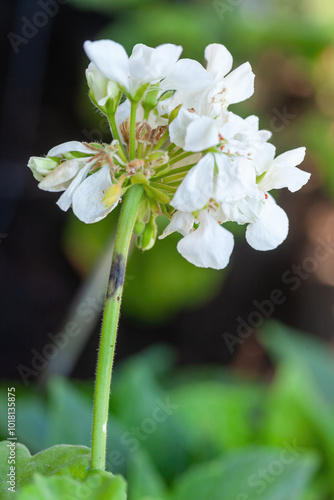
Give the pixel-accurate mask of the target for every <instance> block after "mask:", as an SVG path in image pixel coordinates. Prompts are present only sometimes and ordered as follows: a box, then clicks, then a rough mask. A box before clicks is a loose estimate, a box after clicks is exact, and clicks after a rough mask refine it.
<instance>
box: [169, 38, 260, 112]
mask: <svg viewBox="0 0 334 500" xmlns="http://www.w3.org/2000/svg"><path fill="white" fill-rule="evenodd" d="M205 59H206V60H207V69H205V68H203V66H202V65H201V64H199V63H198V62H197V61H193V60H192V59H180V60H179V61H178V62H177V63H176V64H175V68H174V70H173V71H172V72H171V74H170V75H169V76H168V77H167V78H166V79H165V80H164V81H163V82H161V86H162V88H165V89H174V90H177V91H179V92H181V94H182V96H183V101H182V102H183V104H184V106H185V107H187V108H188V107H193V108H194V109H195V111H196V112H199V114H202V113H201V109H200V108H201V107H202V106H203V102H204V105H206V104H207V103H208V102H211V103H212V104H213V105H214V106H215V107H216V114H219V112H220V111H221V110H222V109H226V108H227V107H228V105H229V104H234V103H237V102H241V101H244V100H245V99H248V98H249V97H250V96H251V95H252V94H253V92H254V73H253V72H252V68H251V66H250V64H249V63H248V62H247V63H244V64H242V65H241V66H239V67H238V68H236V69H235V70H233V71H232V72H231V73H230V71H231V68H232V61H233V60H232V56H231V54H230V53H229V51H228V50H227V49H226V47H224V46H223V45H220V44H211V45H208V46H207V47H206V49H205ZM228 73H229V74H228Z"/></svg>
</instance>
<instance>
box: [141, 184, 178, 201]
mask: <svg viewBox="0 0 334 500" xmlns="http://www.w3.org/2000/svg"><path fill="white" fill-rule="evenodd" d="M144 189H145V193H146V195H147V197H148V199H149V200H150V199H154V200H156V201H157V202H159V203H169V202H170V201H171V198H170V197H169V196H168V195H167V194H166V193H163V192H162V191H160V190H159V189H156V188H153V187H151V186H145V185H144Z"/></svg>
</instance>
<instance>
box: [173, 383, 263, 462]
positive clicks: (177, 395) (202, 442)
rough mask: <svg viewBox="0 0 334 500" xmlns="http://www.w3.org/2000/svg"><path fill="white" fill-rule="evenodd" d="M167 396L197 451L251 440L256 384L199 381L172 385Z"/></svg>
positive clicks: (258, 394)
mask: <svg viewBox="0 0 334 500" xmlns="http://www.w3.org/2000/svg"><path fill="white" fill-rule="evenodd" d="M170 395H171V399H172V400H173V401H174V402H175V404H177V405H178V406H179V409H178V416H179V418H180V419H181V420H182V422H183V424H184V428H185V430H186V433H187V434H188V435H189V437H188V439H189V441H190V442H191V443H192V445H193V446H194V447H198V449H199V450H201V449H203V450H205V451H206V452H207V451H208V450H210V449H211V450H214V451H215V452H216V453H217V452H220V453H221V452H222V451H226V450H228V449H231V448H235V447H239V446H244V445H246V444H247V443H249V442H251V441H252V438H253V436H254V432H255V427H256V425H255V424H256V421H255V416H256V413H255V411H256V409H257V406H258V404H259V401H260V398H261V395H262V391H261V390H260V388H259V387H256V386H255V385H254V386H253V387H251V386H249V387H242V386H238V385H234V386H233V385H228V384H222V383H218V382H200V383H192V384H191V385H189V384H188V385H184V386H182V387H178V388H175V389H174V390H172V391H171V393H170ZM206 458H207V457H206Z"/></svg>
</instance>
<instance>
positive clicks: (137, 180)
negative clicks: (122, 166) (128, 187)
mask: <svg viewBox="0 0 334 500" xmlns="http://www.w3.org/2000/svg"><path fill="white" fill-rule="evenodd" d="M131 183H132V184H144V186H148V185H149V181H148V179H147V177H145V175H144V174H141V173H137V174H134V175H132V176H131Z"/></svg>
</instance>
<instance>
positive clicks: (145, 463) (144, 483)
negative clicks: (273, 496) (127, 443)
mask: <svg viewBox="0 0 334 500" xmlns="http://www.w3.org/2000/svg"><path fill="white" fill-rule="evenodd" d="M127 478H128V483H129V500H143V498H147V497H149V496H151V497H154V498H159V499H162V498H165V496H166V486H165V484H164V482H163V479H162V477H161V476H160V474H159V472H158V471H157V469H156V467H155V465H154V464H153V462H152V460H151V458H150V456H149V455H148V454H147V453H146V452H144V451H143V450H138V451H137V452H136V453H135V454H133V455H132V457H131V460H130V463H129V468H128V475H127Z"/></svg>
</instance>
